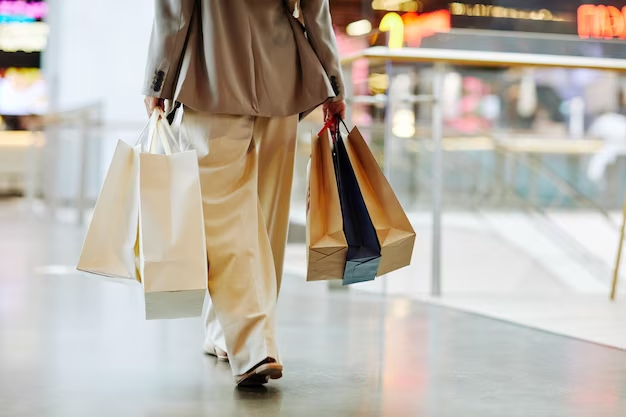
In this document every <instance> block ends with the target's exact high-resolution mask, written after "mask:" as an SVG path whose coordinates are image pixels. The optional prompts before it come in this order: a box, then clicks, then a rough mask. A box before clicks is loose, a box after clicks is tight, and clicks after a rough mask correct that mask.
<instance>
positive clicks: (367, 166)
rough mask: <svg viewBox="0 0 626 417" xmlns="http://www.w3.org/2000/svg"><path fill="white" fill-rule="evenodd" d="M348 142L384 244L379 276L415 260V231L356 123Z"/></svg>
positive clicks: (372, 217)
mask: <svg viewBox="0 0 626 417" xmlns="http://www.w3.org/2000/svg"><path fill="white" fill-rule="evenodd" d="M345 145H346V148H347V150H348V156H349V157H350V162H351V163H352V167H353V168H354V173H355V174H356V178H357V181H358V183H359V187H360V188H361V193H362V195H363V199H364V200H365V205H366V206H367V211H368V212H369V214H370V218H371V219H372V223H374V227H375V228H376V234H377V235H378V240H379V242H380V245H381V248H382V251H381V255H382V258H381V260H380V265H379V267H378V274H377V276H381V275H385V274H388V273H389V272H392V271H395V270H396V269H400V268H402V267H405V266H407V265H409V264H410V263H411V256H412V255H413V246H414V244H415V231H414V230H413V227H412V226H411V223H410V222H409V219H408V218H407V216H406V214H405V212H404V210H403V209H402V206H401V205H400V202H399V201H398V198H397V197H396V195H395V193H394V192H393V189H392V188H391V185H390V184H389V182H388V181H387V179H386V178H385V175H384V174H383V172H382V171H381V169H380V167H379V166H378V163H377V162H376V159H375V158H374V155H372V152H371V151H370V149H369V147H368V146H367V143H365V140H364V139H363V136H361V133H360V132H359V130H358V129H357V128H356V127H355V128H354V129H352V131H351V132H350V134H349V135H348V138H347V139H346V140H345Z"/></svg>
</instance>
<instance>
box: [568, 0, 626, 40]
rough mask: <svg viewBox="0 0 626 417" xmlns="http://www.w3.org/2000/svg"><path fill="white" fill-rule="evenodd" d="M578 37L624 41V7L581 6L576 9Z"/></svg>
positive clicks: (625, 23)
mask: <svg viewBox="0 0 626 417" xmlns="http://www.w3.org/2000/svg"><path fill="white" fill-rule="evenodd" d="M578 35H579V36H580V37H581V38H585V39H587V38H599V39H612V38H620V39H626V6H624V7H622V10H620V9H618V8H617V7H614V6H603V5H594V4H583V5H582V6H580V7H579V8H578Z"/></svg>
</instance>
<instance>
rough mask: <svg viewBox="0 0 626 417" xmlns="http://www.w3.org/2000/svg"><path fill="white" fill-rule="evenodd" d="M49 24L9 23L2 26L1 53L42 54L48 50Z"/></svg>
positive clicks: (0, 30)
mask: <svg viewBox="0 0 626 417" xmlns="http://www.w3.org/2000/svg"><path fill="white" fill-rule="evenodd" d="M48 32H49V27H48V24H47V23H43V22H34V23H28V24H24V23H7V24H3V25H0V51H4V52H17V51H24V52H40V51H43V50H44V49H45V48H46V43H47V39H48Z"/></svg>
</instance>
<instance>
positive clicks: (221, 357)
mask: <svg viewBox="0 0 626 417" xmlns="http://www.w3.org/2000/svg"><path fill="white" fill-rule="evenodd" d="M204 353H206V354H207V355H209V356H215V357H216V358H217V360H218V361H220V362H228V355H218V354H217V352H216V351H213V352H211V351H208V352H207V351H205V352H204Z"/></svg>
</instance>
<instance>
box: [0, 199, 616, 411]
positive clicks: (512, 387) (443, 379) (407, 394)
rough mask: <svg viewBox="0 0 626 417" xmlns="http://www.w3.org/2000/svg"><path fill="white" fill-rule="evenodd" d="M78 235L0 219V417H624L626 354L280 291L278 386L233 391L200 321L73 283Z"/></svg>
mask: <svg viewBox="0 0 626 417" xmlns="http://www.w3.org/2000/svg"><path fill="white" fill-rule="evenodd" d="M82 233H83V230H82V229H81V228H79V227H74V226H69V225H60V224H56V223H52V222H50V221H46V220H44V219H36V218H32V217H31V216H29V215H27V214H24V213H23V212H21V211H20V210H19V209H18V208H17V207H16V206H15V205H13V204H0V416H3V417H4V416H10V417H26V416H60V417H73V416H77V417H78V416H80V417H85V416H89V417H92V416H93V417H98V416H107V417H109V416H154V417H157V416H180V417H183V416H204V415H206V416H233V417H239V416H255V417H257V416H259V417H262V416H272V417H273V416H289V417H292V416H298V417H306V416H316V417H318V416H325V417H333V416H338V417H339V416H341V417H344V416H390V417H391V416H392V417H396V416H402V417H403V416H420V417H456V416H463V417H472V416H477V417H504V416H506V417H529V416H532V417H561V416H562V417H599V416H602V417H621V416H624V415H626V412H625V411H624V410H626V352H623V351H620V350H616V349H611V348H607V347H603V346H599V345H594V344H590V343H585V342H581V341H578V340H573V339H569V338H565V337H561V336H556V335H552V334H548V333H544V332H540V331H536V330H532V329H528V328H524V327H519V326H515V325H511V324H507V323H503V322H499V321H494V320H490V319H486V318H483V317H479V316H475V315H471V314H465V313H462V312H458V311H455V310H450V309H447V308H444V307H439V306H433V305H428V304H424V303H420V302H417V301H414V300H411V299H409V298H407V297H399V296H394V297H389V298H383V297H380V296H377V295H373V294H367V293H362V292H354V291H330V292H329V291H328V289H327V286H326V285H324V284H323V283H305V282H303V280H302V278H299V277H294V276H287V277H285V280H284V282H285V286H284V291H283V292H282V296H281V300H280V306H279V318H278V321H279V341H280V343H281V347H282V351H283V352H282V355H283V358H284V361H285V371H286V372H285V377H284V378H283V379H282V380H280V381H278V382H276V383H274V384H271V385H270V386H269V387H268V388H267V389H263V390H256V391H250V390H238V389H235V387H234V383H233V380H232V377H231V375H230V371H229V370H228V368H227V365H225V364H223V363H217V362H216V361H215V360H214V359H213V358H211V357H207V356H204V355H203V354H202V353H201V352H200V343H201V341H202V329H201V321H200V320H199V319H191V320H174V321H150V322H146V321H144V320H143V318H142V308H143V307H142V302H141V294H140V293H139V292H138V288H136V287H133V286H130V285H120V284H117V283H111V282H105V281H103V280H101V279H100V278H94V277H89V276H86V275H82V274H78V273H75V272H74V271H73V270H72V269H71V265H72V264H73V263H74V262H75V259H76V256H77V253H78V250H79V248H80V243H81V242H80V241H81V236H82Z"/></svg>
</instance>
